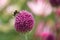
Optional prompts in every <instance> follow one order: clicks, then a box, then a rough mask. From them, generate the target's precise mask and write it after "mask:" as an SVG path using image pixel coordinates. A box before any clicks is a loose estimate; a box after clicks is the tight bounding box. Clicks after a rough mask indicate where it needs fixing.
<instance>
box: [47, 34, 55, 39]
mask: <svg viewBox="0 0 60 40" xmlns="http://www.w3.org/2000/svg"><path fill="white" fill-rule="evenodd" d="M46 40H55V37H54V35H52V34H50V35H48V36H47V38H46Z"/></svg>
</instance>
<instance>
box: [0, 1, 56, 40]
mask: <svg viewBox="0 0 60 40" xmlns="http://www.w3.org/2000/svg"><path fill="white" fill-rule="evenodd" d="M55 9H56V8H53V7H52V6H51V4H50V3H49V2H48V0H45V1H44V0H38V1H37V0H0V40H19V39H20V38H23V37H20V36H22V35H20V36H19V33H18V32H16V30H15V29H14V22H15V17H14V11H15V10H17V11H21V10H27V11H29V12H31V13H32V14H33V16H34V18H35V25H34V28H33V29H32V31H31V32H30V33H29V34H28V40H40V39H39V38H37V37H35V31H36V28H37V26H38V24H39V22H40V21H43V22H45V23H46V25H48V26H49V27H51V26H53V25H54V23H55V14H54V11H55ZM52 28H53V27H52Z"/></svg>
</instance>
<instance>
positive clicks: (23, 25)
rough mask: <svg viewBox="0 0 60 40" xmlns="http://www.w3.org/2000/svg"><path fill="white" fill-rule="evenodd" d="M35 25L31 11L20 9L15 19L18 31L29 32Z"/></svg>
mask: <svg viewBox="0 0 60 40" xmlns="http://www.w3.org/2000/svg"><path fill="white" fill-rule="evenodd" d="M33 26H34V18H33V16H32V14H31V13H29V12H27V11H24V10H23V11H20V12H19V13H18V14H17V15H16V19H15V29H16V31H18V32H28V31H31V29H32V28H33Z"/></svg>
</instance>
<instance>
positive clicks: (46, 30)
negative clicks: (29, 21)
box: [35, 22, 55, 40]
mask: <svg viewBox="0 0 60 40" xmlns="http://www.w3.org/2000/svg"><path fill="white" fill-rule="evenodd" d="M49 35H51V37H52V38H53V39H55V38H54V34H53V31H52V30H51V29H50V27H49V25H45V24H44V22H40V23H39V25H38V27H37V29H36V31H35V36H37V37H41V38H42V40H47V39H48V37H49ZM52 38H51V39H52Z"/></svg>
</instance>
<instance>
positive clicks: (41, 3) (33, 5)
mask: <svg viewBox="0 0 60 40" xmlns="http://www.w3.org/2000/svg"><path fill="white" fill-rule="evenodd" d="M27 5H28V7H29V8H30V9H31V11H32V12H33V13H34V14H35V15H43V16H48V15H50V14H51V12H52V7H51V5H50V4H49V3H47V2H46V1H45V0H34V1H33V2H27Z"/></svg>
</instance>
